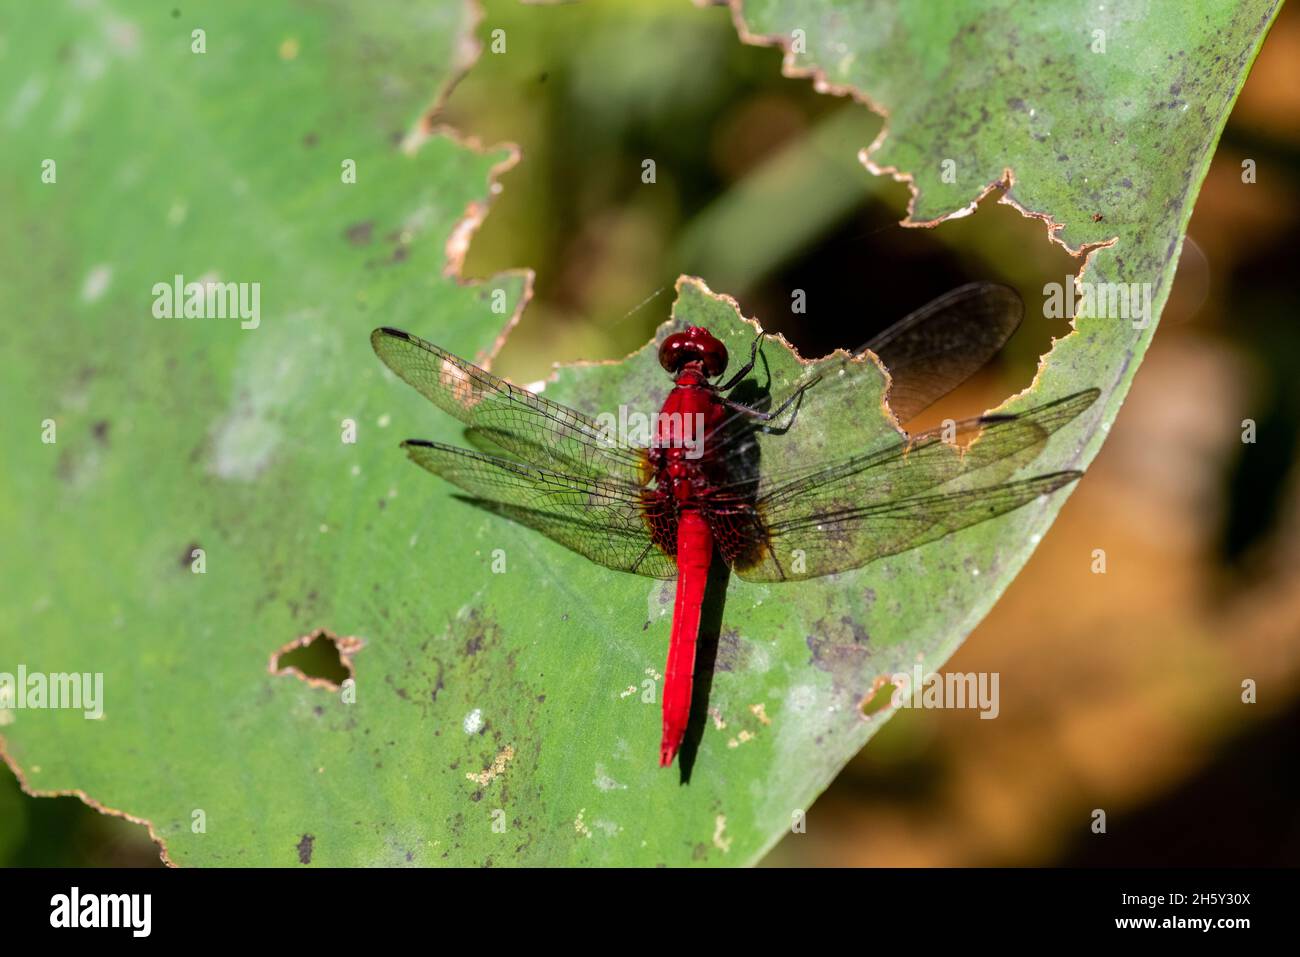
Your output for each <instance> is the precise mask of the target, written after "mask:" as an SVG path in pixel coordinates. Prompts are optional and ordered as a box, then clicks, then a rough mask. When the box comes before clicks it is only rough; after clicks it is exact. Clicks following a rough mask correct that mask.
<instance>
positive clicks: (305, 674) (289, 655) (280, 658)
mask: <svg viewBox="0 0 1300 957" xmlns="http://www.w3.org/2000/svg"><path fill="white" fill-rule="evenodd" d="M364 645H365V642H364V641H362V640H361V639H360V638H355V637H351V636H346V637H341V636H339V635H336V634H334V633H333V632H331V631H329V630H328V629H326V628H317V629H316V630H315V631H313V632H311V633H310V634H307V635H303V636H302V637H300V638H295V639H294V640H293V641H291V642H289V643H288V644H287V645H285V646H284V647H282V648H280V649H279V650H278V651H276V652H275V653H274V654H272V655H271V668H270V670H271V674H273V675H293V676H295V677H297V678H301V679H302V680H303V681H305V682H307V683H308V684H309V685H312V686H313V687H316V688H329V689H330V690H334V691H337V690H338V689H339V687H340V686H341V685H342V684H343V682H344V681H346V680H347V679H348V678H353V677H355V676H356V670H355V668H354V666H353V664H352V656H353V655H355V654H356V653H357V652H358V651H360V650H361V649H362V647H364Z"/></svg>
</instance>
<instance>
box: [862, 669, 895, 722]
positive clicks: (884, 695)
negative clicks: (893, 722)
mask: <svg viewBox="0 0 1300 957" xmlns="http://www.w3.org/2000/svg"><path fill="white" fill-rule="evenodd" d="M895 690H896V686H895V685H894V684H893V683H892V682H891V681H890V680H889V678H887V677H886V676H884V675H881V676H880V677H879V678H877V679H876V680H875V681H874V682H873V683H872V685H871V690H870V691H868V692H867V693H866V695H865V696H864V697H863V699H862V700H861V701H860V702H858V711H860V712H861V713H862V717H864V718H874V717H875V716H876V715H878V714H879V713H880V712H882V711H884V710H885V709H886V708H888V707H889V703H890V702H891V701H892V700H893V697H894V691H895Z"/></svg>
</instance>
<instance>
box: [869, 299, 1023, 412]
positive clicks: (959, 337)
mask: <svg viewBox="0 0 1300 957" xmlns="http://www.w3.org/2000/svg"><path fill="white" fill-rule="evenodd" d="M1024 314H1025V305H1024V303H1023V302H1022V301H1021V299H1020V295H1019V294H1018V293H1017V292H1016V291H1015V290H1014V289H1012V288H1010V287H1009V286H1002V285H998V284H997V283H992V282H974V283H968V284H967V285H965V286H959V287H958V288H956V289H954V290H952V291H951V292H949V293H946V294H945V295H942V296H940V297H939V298H938V299H935V300H934V301H932V302H930V303H927V304H926V305H924V306H922V307H921V308H920V309H918V310H916V311H915V312H913V313H911V314H909V315H907V316H905V317H903V318H902V319H900V320H899V321H898V322H896V323H894V324H893V325H892V326H890V327H889V328H888V329H886V330H885V331H884V332H882V333H881V334H880V335H878V336H876V337H875V338H874V339H872V340H871V341H870V342H868V343H866V344H865V345H863V346H861V347H859V348H858V349H856V350H854V354H855V355H856V354H860V353H863V352H866V351H868V350H870V351H871V352H874V353H875V354H876V355H877V356H879V357H880V361H881V362H883V363H884V364H885V368H886V369H888V370H889V375H890V378H891V379H892V384H891V386H890V389H889V407H890V408H891V409H893V411H894V415H895V416H896V417H897V418H898V420H899V421H900V422H906V421H908V420H909V419H911V418H913V417H914V416H916V415H917V414H918V413H920V412H922V411H923V410H924V409H926V408H927V407H929V406H930V405H932V404H933V403H934V402H936V401H937V400H939V399H940V398H942V397H943V396H945V395H947V394H948V393H949V392H951V391H952V390H953V389H955V388H956V387H957V386H959V385H961V384H962V383H963V382H965V381H966V380H967V379H969V378H970V377H971V376H972V375H974V374H975V373H976V372H978V371H979V370H980V368H981V367H982V366H984V364H985V363H987V362H988V361H989V360H990V359H992V358H993V356H995V355H996V354H997V353H998V351H999V350H1000V349H1001V348H1002V347H1003V346H1004V345H1006V342H1007V340H1008V339H1010V338H1011V336H1012V334H1013V333H1014V332H1015V331H1016V329H1017V328H1018V327H1019V326H1020V321H1021V319H1022V318H1023V317H1024Z"/></svg>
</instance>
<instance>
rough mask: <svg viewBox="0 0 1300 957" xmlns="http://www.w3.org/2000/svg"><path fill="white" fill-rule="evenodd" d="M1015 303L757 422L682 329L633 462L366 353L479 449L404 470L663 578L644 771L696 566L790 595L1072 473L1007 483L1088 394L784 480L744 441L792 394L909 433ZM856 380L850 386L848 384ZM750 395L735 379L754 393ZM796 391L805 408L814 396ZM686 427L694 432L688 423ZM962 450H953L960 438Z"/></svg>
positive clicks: (1014, 311) (1012, 319) (666, 721)
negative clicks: (898, 424) (662, 662)
mask: <svg viewBox="0 0 1300 957" xmlns="http://www.w3.org/2000/svg"><path fill="white" fill-rule="evenodd" d="M1022 314H1023V304H1022V303H1021V301H1020V298H1019V296H1018V295H1016V293H1015V292H1014V291H1012V290H1010V289H1008V288H1006V287H1004V286H999V285H996V284H993V283H973V284H970V285H968V286H963V287H961V288H959V289H956V290H954V291H953V292H951V293H948V294H947V295H945V296H943V297H941V298H939V299H937V300H935V301H934V302H932V303H930V304H929V305H927V306H924V307H923V308H921V309H919V310H918V311H916V312H914V313H912V314H911V315H909V316H907V317H906V318H904V319H902V320H900V321H899V322H897V323H895V324H894V325H893V326H891V327H890V328H889V329H887V330H886V331H885V332H883V333H882V334H881V335H879V336H877V337H876V338H874V339H872V340H871V341H870V342H868V343H867V344H866V345H864V346H862V347H861V348H860V349H858V350H855V352H854V353H852V354H849V353H844V352H841V353H839V354H838V355H839V357H840V359H839V361H838V369H835V370H834V371H836V373H837V374H836V375H834V376H831V375H829V374H828V372H827V370H826V367H825V366H824V365H823V366H822V371H821V372H820V373H813V372H808V373H806V374H805V376H804V379H805V381H802V382H801V383H800V384H799V385H798V387H797V388H795V389H793V390H792V392H791V394H790V395H789V396H788V398H786V399H785V400H784V401H783V402H781V403H780V404H779V405H777V406H776V407H775V408H774V409H772V410H770V411H769V410H767V409H763V408H760V407H759V406H758V405H755V404H745V403H743V402H740V401H738V400H736V399H735V398H734V397H733V390H736V388H737V386H739V385H741V384H742V382H745V381H746V379H747V377H749V376H750V374H751V372H753V370H754V368H755V364H756V362H757V361H758V359H759V357H760V346H761V344H762V340H763V338H764V333H762V332H759V333H758V334H757V336H756V337H755V339H754V341H753V344H752V347H751V349H750V355H749V359H748V361H746V362H745V363H744V364H743V365H741V366H740V367H739V368H738V369H737V370H735V372H733V373H732V375H731V376H729V377H728V378H727V379H726V380H725V381H721V382H718V381H715V380H717V379H719V377H720V376H722V375H723V373H724V372H725V370H726V368H727V365H728V357H727V350H726V347H725V346H724V345H723V343H722V342H721V341H719V340H718V339H717V338H715V337H714V335H712V334H711V333H710V332H709V331H708V330H707V329H704V328H701V327H698V326H692V327H689V328H686V329H685V330H683V331H680V332H675V333H673V334H671V335H669V336H667V337H666V338H664V339H663V341H662V342H661V344H660V346H659V362H660V364H661V365H662V366H663V368H664V370H665V371H667V372H668V373H669V374H670V375H672V376H673V387H672V389H671V390H670V391H669V392H668V396H667V398H666V399H665V400H664V403H663V407H662V411H661V413H660V415H659V416H658V417H656V419H655V427H654V431H653V434H652V436H651V441H649V442H648V443H647V444H633V443H630V442H628V441H624V440H623V439H621V438H619V437H617V436H611V435H610V429H609V428H608V426H607V425H605V424H602V423H601V422H599V421H597V419H595V418H592V417H589V416H587V415H584V414H583V413H581V412H577V411H575V410H573V409H570V408H567V407H565V406H563V405H560V404H558V403H555V402H551V401H550V400H548V399H545V398H543V397H541V396H539V395H535V394H534V393H532V392H529V391H528V390H526V389H522V388H520V387H519V386H516V385H512V384H510V383H509V382H507V381H505V380H504V379H501V378H498V377H497V376H494V375H492V374H490V373H488V372H486V371H484V370H483V369H480V368H478V367H477V366H474V365H472V364H470V363H469V362H466V361H465V360H464V359H460V358H457V357H456V356H454V355H452V354H451V353H449V352H446V351H445V350H443V349H440V348H438V347H437V346H435V345H433V344H432V343H429V342H425V341H424V340H423V339H419V338H417V337H415V336H413V335H410V334H409V333H406V332H403V331H401V330H399V329H390V328H381V329H376V330H375V331H374V332H373V333H372V334H371V337H370V342H371V345H372V346H373V347H374V350H375V352H376V353H377V354H378V356H379V358H380V359H382V360H383V361H384V363H385V364H387V366H388V367H389V368H390V369H392V370H393V371H394V372H395V373H397V375H398V376H400V377H401V378H402V379H404V380H406V381H407V382H408V383H410V384H411V385H412V386H414V387H415V388H416V389H417V390H419V391H420V392H421V393H423V394H424V395H425V396H427V397H428V398H429V399H430V400H432V401H433V402H434V404H436V405H437V406H438V407H440V408H441V409H443V410H444V411H446V412H448V413H450V414H451V415H453V416H455V417H456V418H458V419H460V420H461V421H462V422H463V423H465V425H467V426H468V429H466V431H465V437H466V439H467V440H468V441H469V442H470V444H472V445H473V446H475V449H474V450H470V449H464V448H459V447H457V446H453V445H443V444H441V443H438V442H426V441H422V440H418V439H411V440H408V441H406V442H403V443H402V447H403V448H404V449H406V452H407V454H408V455H409V456H410V458H411V459H412V460H413V461H415V462H416V463H417V464H418V465H421V466H423V467H424V468H426V469H428V470H429V471H430V472H433V473H434V474H435V475H439V476H441V477H442V478H444V479H446V480H447V481H449V482H451V483H452V484H453V485H456V486H458V487H459V488H461V489H462V490H464V491H465V492H468V493H469V496H470V498H471V501H473V502H474V503H475V504H477V505H479V506H481V507H483V508H486V509H488V510H490V511H492V512H495V513H497V514H499V515H502V516H504V517H507V518H509V519H512V520H514V521H516V522H519V523H521V524H523V525H526V526H529V527H531V528H533V529H536V530H537V531H540V532H541V533H542V534H544V535H546V536H547V537H549V538H551V539H553V540H554V541H556V542H558V543H560V544H561V545H564V546H566V547H568V548H570V549H572V550H573V551H575V552H578V553H579V554H581V555H584V556H586V557H587V558H589V559H591V560H593V561H595V562H598V563H599V564H601V565H604V566H606V567H608V568H613V569H617V570H619V571H623V572H633V573H636V574H639V575H646V576H650V577H653V578H662V579H671V578H676V580H677V586H676V587H677V591H676V601H675V604H674V609H673V623H672V634H671V638H670V641H669V647H668V662H667V665H666V667H665V669H664V691H663V737H662V740H661V743H660V748H659V763H660V765H661V766H664V767H666V766H668V765H669V764H671V763H672V761H673V758H674V756H675V755H676V754H677V751H678V748H679V747H680V745H681V742H682V738H683V736H684V734H685V732H686V727H687V721H688V718H689V715H690V705H691V692H692V685H693V682H694V672H695V653H696V641H697V638H698V634H699V625H700V615H701V608H702V604H703V601H704V594H705V585H706V581H707V580H708V576H709V570H710V566H711V564H712V563H713V562H715V561H718V560H720V561H723V562H726V563H727V564H728V565H729V566H730V568H731V570H733V571H734V572H735V573H736V574H737V575H738V576H739V577H740V578H742V579H745V580H747V581H756V582H781V581H796V580H801V579H805V578H813V577H817V576H821V575H830V574H833V573H835V572H842V571H847V570H849V569H854V568H859V567H861V566H863V565H866V564H867V563H869V562H872V561H874V560H876V559H878V558H881V557H883V556H886V555H893V554H897V553H899V552H903V551H906V550H908V549H911V548H915V547H917V546H919V545H923V544H925V543H927V542H932V541H935V540H936V539H939V538H942V537H943V536H946V535H949V534H951V533H953V532H956V531H958V530H959V529H963V528H966V527H968V526H970V525H974V524H976V523H979V522H983V521H985V520H987V519H990V518H993V517H995V516H998V515H1001V514H1003V513H1005V512H1008V511H1011V510H1012V509H1015V508H1019V507H1020V506H1022V505H1025V504H1027V503H1028V502H1031V501H1033V500H1034V499H1036V498H1038V497H1039V496H1042V495H1046V494H1048V493H1050V492H1053V491H1055V490H1056V489H1059V488H1061V487H1062V486H1064V485H1067V484H1069V483H1070V482H1073V481H1075V480H1076V479H1077V478H1079V476H1080V475H1081V474H1082V473H1081V472H1073V471H1071V472H1053V473H1050V474H1046V475H1039V476H1036V477H1033V478H1028V479H1018V480H1006V479H1008V478H1009V476H1010V474H1011V473H1012V472H1014V471H1016V470H1017V469H1018V468H1020V467H1022V466H1024V465H1026V464H1027V463H1028V462H1030V461H1032V459H1033V458H1034V457H1036V456H1037V454H1038V453H1039V451H1040V450H1041V449H1042V447H1043V445H1044V444H1045V442H1046V441H1047V438H1048V437H1049V436H1050V435H1051V433H1053V432H1054V431H1056V430H1057V429H1059V428H1060V427H1061V426H1063V425H1065V424H1066V423H1067V422H1069V421H1071V420H1072V419H1074V418H1075V417H1076V416H1077V415H1079V414H1080V413H1081V412H1082V411H1083V410H1085V409H1086V408H1088V406H1089V405H1091V404H1092V402H1093V401H1094V400H1095V399H1096V397H1097V395H1098V391H1097V390H1096V389H1090V390H1087V391H1084V392H1080V393H1076V394H1074V395H1071V396H1068V397H1066V398H1063V399H1059V400H1057V401H1054V402H1049V403H1046V404H1044V405H1041V406H1038V407H1037V408H1034V409H1031V410H1029V411H1027V412H1024V413H1021V414H1017V415H989V416H982V417H979V418H975V419H970V420H967V421H964V422H959V423H955V424H951V423H950V424H949V426H948V428H947V429H943V428H940V429H935V430H932V431H926V432H920V433H917V434H915V435H911V436H908V435H906V434H905V433H901V431H894V430H890V431H889V433H888V434H887V435H886V436H883V437H882V436H880V435H878V434H877V435H871V436H864V440H870V441H869V442H867V445H868V448H867V449H866V450H865V451H858V452H853V451H852V450H846V453H845V454H844V456H843V457H841V458H838V459H837V460H832V461H813V462H804V463H802V464H799V465H796V466H794V467H791V468H786V469H784V470H777V471H775V472H773V471H771V470H765V469H761V468H758V467H757V466H756V465H755V463H756V461H757V454H756V449H757V444H756V436H757V435H758V434H760V433H769V434H771V433H783V432H787V431H788V430H789V429H790V428H791V427H792V426H793V425H794V421H795V418H796V417H797V415H798V412H799V406H800V405H801V404H802V402H803V399H804V397H805V395H815V394H817V393H818V392H819V391H821V390H826V391H825V394H824V395H822V396H821V398H823V399H827V400H829V401H832V402H834V401H835V400H836V399H837V397H838V398H839V399H840V400H841V401H843V400H846V399H847V398H848V397H849V396H850V392H849V391H848V390H852V389H855V388H857V389H862V388H865V387H866V386H865V385H864V383H865V382H866V375H867V374H868V373H869V374H870V376H872V377H873V378H872V379H871V380H870V381H871V382H872V383H873V384H874V385H875V387H876V388H877V389H878V388H879V381H880V379H879V376H880V373H879V370H878V367H877V366H876V365H875V363H873V362H872V361H871V359H870V357H869V356H867V355H866V353H867V352H868V351H870V352H871V353H874V354H875V356H877V357H878V358H879V360H880V361H881V362H882V363H883V364H884V366H885V367H886V368H887V369H888V370H889V372H890V373H891V380H892V381H891V385H890V392H889V405H890V408H891V409H892V410H893V412H894V414H895V416H896V417H897V418H898V420H899V421H902V422H906V421H907V420H908V419H910V418H911V417H912V416H913V415H915V414H916V413H917V412H919V411H921V410H922V409H924V408H925V407H927V406H929V405H930V404H931V403H932V402H934V401H935V400H936V399H937V398H939V397H940V396H942V395H944V394H946V393H947V392H948V391H950V390H951V389H952V388H954V387H955V386H956V385H957V384H959V383H960V382H962V381H964V380H965V379H966V378H968V377H969V376H970V375H971V374H973V373H974V372H975V371H976V370H978V369H979V368H980V367H981V366H983V365H984V364H985V362H986V361H987V360H988V359H989V358H990V357H992V356H993V355H994V354H995V353H996V352H997V351H998V350H999V349H1000V348H1001V347H1002V345H1003V344H1004V343H1005V342H1006V340H1007V339H1008V338H1009V337H1010V336H1011V333H1012V332H1014V331H1015V329H1016V327H1017V326H1018V325H1019V323H1020V318H1021V315H1022ZM846 373H852V374H846ZM753 382H754V380H752V379H751V380H750V386H751V390H752V388H753ZM810 390H812V391H811V392H810ZM693 423H695V424H696V425H695V426H694V427H693V426H692V424H693ZM976 433H978V437H977V438H976V440H975V441H973V442H970V443H969V444H967V445H966V448H965V450H964V451H960V452H959V451H958V450H956V449H954V448H953V447H952V445H953V444H954V443H955V442H957V441H961V440H962V438H963V437H965V438H966V439H969V438H971V437H972V436H973V435H975V434H976Z"/></svg>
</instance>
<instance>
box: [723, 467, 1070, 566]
mask: <svg viewBox="0 0 1300 957" xmlns="http://www.w3.org/2000/svg"><path fill="white" fill-rule="evenodd" d="M1081 475H1083V473H1082V472H1054V473H1051V474H1048V475H1039V476H1035V477H1034V478H1031V479H1025V480H1023V481H1019V482H1006V483H1003V484H1001V485H993V486H988V487H985V488H976V489H968V490H966V491H963V492H950V493H947V494H938V495H924V496H918V497H915V498H910V499H903V500H901V501H897V502H894V501H890V502H880V503H877V504H875V505H868V506H862V507H860V508H845V509H842V510H840V511H837V512H826V513H823V514H820V515H816V516H813V515H807V514H804V515H790V516H787V517H786V518H784V519H781V520H779V521H777V522H774V523H772V524H770V525H769V526H768V535H769V539H768V543H769V544H768V550H767V552H766V554H765V555H764V556H763V558H762V559H761V560H760V561H759V562H757V563H756V564H754V565H752V566H749V567H746V568H740V567H737V569H736V574H737V575H739V576H740V577H741V578H743V579H745V580H746V581H760V582H774V581H795V580H800V579H804V578H815V577H817V576H820V575H829V574H832V573H834V572H840V571H846V570H848V569H851V568H860V567H862V566H863V565H866V564H868V563H870V562H873V561H875V560H876V559H879V558H884V557H885V556H886V555H896V554H898V553H899V552H905V551H908V550H909V549H912V548H916V547H918V546H920V545H925V544H927V543H929V542H933V541H937V540H938V539H940V538H943V537H944V536H946V535H951V534H952V533H953V532H957V531H960V530H961V529H963V528H968V527H970V526H972V525H977V524H979V523H980V522H985V521H988V520H989V519H991V518H996V517H997V516H999V515H1002V514H1004V513H1006V512H1010V511H1012V510H1014V509H1017V508H1020V507H1021V506H1022V505H1027V504H1028V503H1029V502H1032V501H1033V500H1034V499H1036V498H1038V497H1039V496H1041V495H1047V494H1049V493H1051V492H1054V491H1056V490H1057V489H1059V488H1061V487H1062V486H1064V485H1068V484H1069V483H1071V482H1073V481H1075V480H1077V479H1078V478H1079V477H1080V476H1081Z"/></svg>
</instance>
